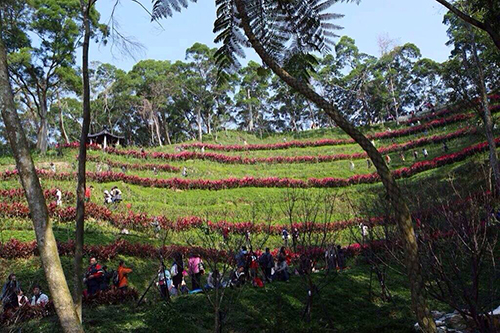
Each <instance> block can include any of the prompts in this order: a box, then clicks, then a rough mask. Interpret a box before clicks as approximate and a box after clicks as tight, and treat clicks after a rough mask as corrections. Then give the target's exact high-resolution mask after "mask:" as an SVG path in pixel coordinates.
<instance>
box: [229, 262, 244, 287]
mask: <svg viewBox="0 0 500 333" xmlns="http://www.w3.org/2000/svg"><path fill="white" fill-rule="evenodd" d="M245 278H246V275H245V268H244V267H238V269H237V270H236V271H233V272H232V273H231V275H230V277H229V280H230V285H231V287H239V286H241V285H243V284H245Z"/></svg>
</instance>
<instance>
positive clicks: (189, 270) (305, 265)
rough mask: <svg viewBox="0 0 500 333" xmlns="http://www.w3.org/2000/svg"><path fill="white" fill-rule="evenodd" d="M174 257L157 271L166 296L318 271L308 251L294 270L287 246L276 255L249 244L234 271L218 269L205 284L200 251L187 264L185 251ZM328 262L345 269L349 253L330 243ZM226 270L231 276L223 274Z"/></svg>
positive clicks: (257, 284) (237, 258)
mask: <svg viewBox="0 0 500 333" xmlns="http://www.w3.org/2000/svg"><path fill="white" fill-rule="evenodd" d="M292 233H293V231H292ZM173 258H174V259H173V262H172V265H171V267H170V269H168V268H167V267H165V265H164V264H162V265H160V267H159V270H158V273H157V282H156V284H157V287H158V289H159V290H160V293H161V295H162V296H163V297H164V298H165V297H167V293H168V296H174V295H179V294H187V293H189V294H193V293H198V292H202V291H204V290H210V289H215V288H217V287H218V288H226V287H239V286H241V285H243V284H245V283H249V284H251V285H253V286H255V287H263V286H264V285H265V284H266V283H272V282H276V281H283V282H289V280H290V277H291V275H303V274H309V273H312V272H316V271H318V270H317V268H316V262H315V261H314V260H312V259H310V258H309V257H308V256H306V255H305V254H304V255H301V257H300V258H299V265H298V266H297V267H295V268H294V270H293V272H291V268H290V264H291V256H290V255H289V253H287V251H286V247H285V246H282V247H281V248H280V250H279V252H278V254H277V255H276V258H275V257H274V256H273V255H272V254H271V251H270V249H269V248H266V249H265V251H264V252H262V254H260V255H257V254H256V253H255V252H254V251H253V250H250V251H249V250H248V249H247V247H246V246H242V247H241V249H240V250H239V251H238V252H237V254H236V255H235V258H234V259H235V263H236V265H235V268H234V269H233V270H230V271H228V272H222V273H221V272H220V271H219V270H218V269H214V270H213V271H211V272H209V273H208V274H207V277H206V280H205V284H202V276H203V275H204V274H205V266H204V263H203V260H202V259H201V258H200V256H199V255H198V254H197V253H192V254H190V255H189V258H188V260H187V265H185V264H184V259H183V256H182V254H181V253H176V254H174V256H173ZM325 262H326V269H328V270H342V269H344V268H345V254H344V250H343V249H342V248H341V246H340V245H338V246H337V247H334V246H330V247H329V248H328V249H327V250H326V251H325ZM224 273H226V274H227V276H223V275H222V274H224ZM188 277H189V278H190V279H191V288H189V287H188V284H187V283H186V279H187V278H188Z"/></svg>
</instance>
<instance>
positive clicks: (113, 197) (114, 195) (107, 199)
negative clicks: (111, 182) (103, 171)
mask: <svg viewBox="0 0 500 333" xmlns="http://www.w3.org/2000/svg"><path fill="white" fill-rule="evenodd" d="M121 201H122V191H120V189H119V188H118V186H113V187H112V188H111V190H110V191H108V190H104V204H105V205H108V204H111V203H120V202H121Z"/></svg>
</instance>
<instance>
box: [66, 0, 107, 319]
mask: <svg viewBox="0 0 500 333" xmlns="http://www.w3.org/2000/svg"><path fill="white" fill-rule="evenodd" d="M96 1H97V0H80V12H79V15H80V16H81V22H82V27H83V45H82V77H83V94H82V100H83V110H82V118H83V122H82V132H81V135H80V144H79V150H78V176H77V179H78V183H77V186H76V231H75V259H74V276H73V278H74V284H75V288H74V291H73V299H74V302H75V310H76V312H77V313H78V316H79V318H80V321H81V319H82V292H83V281H82V271H83V267H82V265H83V242H84V223H85V189H86V176H85V172H86V171H85V169H86V163H87V146H86V145H87V137H88V134H89V128H90V79H89V48H90V38H91V37H92V36H94V37H96V36H98V34H96V32H95V31H93V30H92V28H93V27H95V26H97V25H98V21H99V15H98V13H97V11H96V10H95V8H94V4H95V3H96ZM100 28H101V31H102V32H103V34H104V36H106V33H107V30H106V29H105V26H102V25H101V26H100Z"/></svg>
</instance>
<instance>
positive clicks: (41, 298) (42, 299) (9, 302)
mask: <svg viewBox="0 0 500 333" xmlns="http://www.w3.org/2000/svg"><path fill="white" fill-rule="evenodd" d="M32 292H33V295H32V297H31V300H29V299H28V297H27V296H26V295H24V292H23V290H22V288H21V283H20V282H19V281H18V280H17V278H16V274H15V273H11V274H9V276H8V278H7V282H6V283H5V284H4V285H3V287H2V294H1V295H0V301H1V302H2V307H3V309H4V311H8V310H15V309H17V308H19V307H21V306H35V305H39V306H43V305H45V304H47V303H48V302H49V297H48V296H47V295H45V294H44V293H43V292H42V288H41V287H40V286H39V285H38V284H35V285H34V286H33V288H32Z"/></svg>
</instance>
